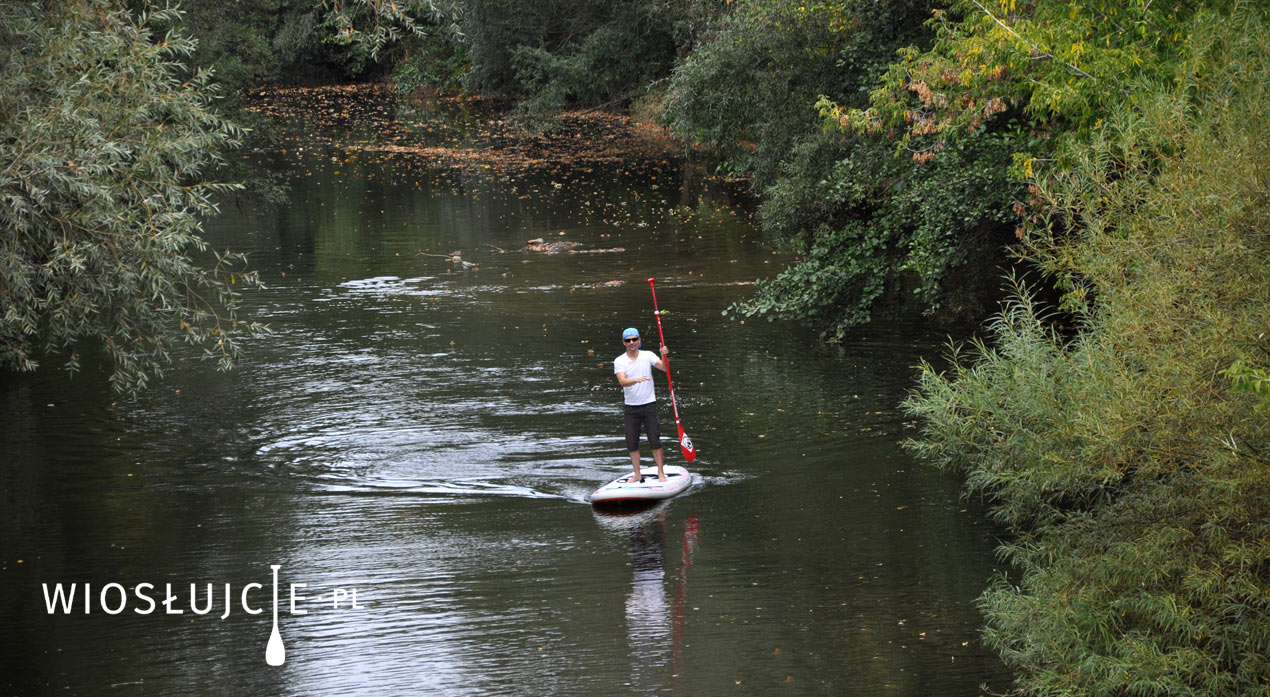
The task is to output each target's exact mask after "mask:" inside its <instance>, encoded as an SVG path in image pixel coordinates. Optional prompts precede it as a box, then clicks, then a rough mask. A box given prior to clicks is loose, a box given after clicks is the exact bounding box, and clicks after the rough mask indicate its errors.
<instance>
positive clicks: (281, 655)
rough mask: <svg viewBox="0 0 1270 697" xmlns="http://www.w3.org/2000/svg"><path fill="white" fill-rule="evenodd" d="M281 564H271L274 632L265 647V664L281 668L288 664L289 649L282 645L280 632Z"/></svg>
mask: <svg viewBox="0 0 1270 697" xmlns="http://www.w3.org/2000/svg"><path fill="white" fill-rule="evenodd" d="M281 566H282V565H281V564H270V565H269V568H271V569H273V632H272V633H270V634H269V645H268V646H266V647H265V663H268V664H269V665H271V666H280V665H282V664H283V663H286V662H287V649H286V647H285V646H283V645H282V634H280V633H279V632H278V569H279V568H281Z"/></svg>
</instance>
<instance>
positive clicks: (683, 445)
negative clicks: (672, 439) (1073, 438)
mask: <svg viewBox="0 0 1270 697" xmlns="http://www.w3.org/2000/svg"><path fill="white" fill-rule="evenodd" d="M653 280H654V279H651V278H650V279H648V289H649V290H650V291H652V293H653V315H654V316H656V317H657V336H658V337H660V338H661V345H662V346H665V345H666V335H665V334H664V333H663V332H662V330H661V310H658V309H657V288H656V287H655V286H654V285H653ZM661 360H662V364H663V365H665V366H666V386H667V387H669V388H670V408H671V409H673V410H674V412H675V427H676V428H678V429H679V449H680V450H681V451H683V455H684V459H685V460H687V461H688V462H692V461H693V460H695V459H697V449H696V448H694V447H692V439H691V438H689V437H688V434H687V433H684V427H683V424H681V423H679V405H678V404H676V403H675V381H674V380H671V379H670V358H669V357H667V356H662V358H661Z"/></svg>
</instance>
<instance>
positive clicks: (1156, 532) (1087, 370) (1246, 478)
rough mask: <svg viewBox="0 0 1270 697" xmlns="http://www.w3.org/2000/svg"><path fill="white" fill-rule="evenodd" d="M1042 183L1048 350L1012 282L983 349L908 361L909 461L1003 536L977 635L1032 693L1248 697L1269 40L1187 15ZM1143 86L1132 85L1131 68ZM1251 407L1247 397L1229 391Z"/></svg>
mask: <svg viewBox="0 0 1270 697" xmlns="http://www.w3.org/2000/svg"><path fill="white" fill-rule="evenodd" d="M1184 31H1185V34H1186V35H1187V37H1188V38H1189V41H1188V43H1187V45H1188V46H1190V47H1191V49H1190V50H1189V51H1188V53H1187V55H1185V56H1182V57H1179V58H1177V59H1176V60H1175V61H1173V65H1174V66H1175V67H1174V69H1173V73H1172V74H1171V75H1167V76H1164V77H1163V78H1161V77H1160V76H1154V77H1153V78H1150V79H1142V80H1140V81H1137V82H1135V83H1134V85H1133V90H1132V92H1133V93H1134V94H1135V98H1134V99H1132V100H1126V102H1125V103H1124V104H1122V105H1121V106H1119V107H1117V108H1115V109H1114V110H1111V111H1109V112H1108V114H1107V115H1106V118H1105V120H1104V121H1105V126H1104V128H1102V129H1101V130H1100V131H1099V132H1098V133H1097V134H1095V135H1093V136H1092V137H1091V138H1090V139H1089V140H1088V142H1087V143H1085V144H1084V145H1082V146H1080V147H1076V146H1075V145H1074V144H1075V143H1076V142H1077V141H1075V140H1073V141H1069V144H1068V146H1067V149H1066V150H1065V152H1063V153H1062V156H1063V159H1064V160H1065V161H1068V162H1071V163H1073V164H1072V166H1071V168H1070V169H1068V170H1066V171H1065V172H1063V176H1061V177H1054V178H1053V179H1052V180H1051V181H1049V182H1048V183H1047V184H1045V185H1044V186H1042V187H1041V189H1040V195H1041V196H1042V198H1043V201H1044V206H1043V208H1044V210H1045V211H1047V213H1046V217H1045V219H1044V220H1042V221H1041V222H1042V225H1041V226H1040V227H1039V228H1038V229H1036V230H1034V231H1033V234H1031V235H1030V236H1029V237H1028V242H1027V244H1026V246H1025V247H1024V248H1023V251H1024V252H1025V253H1026V254H1027V255H1028V256H1029V257H1030V258H1032V259H1035V260H1036V261H1037V262H1038V263H1039V264H1040V266H1041V267H1042V268H1043V269H1044V270H1046V271H1048V272H1049V273H1050V274H1051V275H1052V276H1053V277H1057V278H1062V279H1066V284H1065V287H1066V289H1067V297H1066V307H1068V308H1069V309H1071V310H1072V311H1073V312H1074V313H1075V317H1076V319H1077V320H1078V321H1079V326H1078V329H1077V330H1076V331H1075V332H1074V333H1072V334H1070V335H1064V334H1060V333H1058V332H1057V331H1055V330H1054V329H1053V328H1051V323H1050V322H1049V321H1048V318H1047V317H1046V316H1045V314H1044V313H1043V312H1041V311H1040V310H1039V309H1038V307H1037V306H1036V305H1035V302H1034V301H1033V300H1032V299H1031V296H1030V294H1029V293H1028V292H1027V291H1026V290H1024V289H1019V290H1018V291H1017V294H1016V295H1017V298H1018V300H1017V302H1015V303H1014V304H1012V305H1010V306H1009V307H1008V308H1007V310H1006V311H1005V312H1004V313H1003V314H1002V315H1001V316H1000V317H999V318H998V319H997V320H996V321H995V323H994V324H993V325H992V326H991V341H990V342H980V343H976V344H974V345H973V346H972V349H971V350H970V351H969V352H964V351H957V352H954V355H953V357H952V361H951V362H952V366H951V368H950V369H949V370H948V371H946V372H942V373H941V372H936V371H935V370H934V369H933V368H932V367H931V366H929V365H928V366H925V367H924V369H923V373H922V377H921V381H920V391H919V393H918V394H916V395H915V396H914V397H913V398H911V399H910V400H909V401H908V402H907V408H908V410H909V411H910V413H912V414H914V415H916V416H919V417H921V419H922V421H923V424H924V426H923V432H922V435H921V436H920V437H919V438H917V439H915V440H914V441H913V442H912V443H911V444H910V447H911V448H912V449H913V450H914V451H915V452H916V453H918V454H920V455H922V456H923V457H926V458H928V459H930V460H932V461H934V462H936V463H938V464H940V465H941V466H944V467H947V468H950V469H952V470H955V471H958V472H962V473H964V474H965V475H966V477H967V482H968V485H969V487H970V488H971V490H973V491H976V492H978V493H981V494H982V495H984V496H986V497H988V498H989V499H990V500H991V501H992V503H993V508H992V512H993V515H994V517H996V518H997V519H998V520H999V521H1000V522H1001V523H1003V524H1004V525H1006V526H1008V527H1009V529H1010V530H1011V531H1012V532H1013V533H1014V534H1015V536H1016V538H1015V541H1014V542H1012V543H1010V544H1009V545H1007V547H1006V552H1007V554H1008V557H1009V559H1010V560H1011V561H1012V562H1013V563H1014V564H1015V565H1016V566H1017V567H1018V569H1019V571H1020V573H1021V577H1020V580H1019V581H1018V583H1017V585H1016V584H1014V583H1011V582H1008V581H1007V580H1005V579H1001V580H999V581H998V583H997V584H996V585H995V586H994V588H993V589H992V590H990V591H989V592H988V593H987V594H985V595H984V596H983V598H982V604H983V607H984V610H985V612H986V614H987V617H988V621H989V630H988V633H987V638H988V640H989V642H990V643H991V644H992V645H993V646H994V647H996V648H997V649H998V650H999V651H1000V652H1001V655H1002V656H1003V657H1004V658H1005V659H1006V660H1007V662H1008V663H1010V664H1011V665H1012V666H1014V667H1015V668H1016V669H1017V670H1018V671H1019V687H1020V688H1021V689H1022V691H1023V692H1024V693H1025V694H1037V695H1072V694H1080V695H1107V696H1113V695H1125V694H1140V695H1177V694H1187V695H1212V696H1214V697H1217V696H1223V697H1224V696H1226V695H1264V694H1265V692H1264V691H1265V686H1266V685H1267V684H1270V544H1267V540H1270V456H1268V455H1267V454H1268V453H1270V422H1268V421H1267V420H1266V418H1265V415H1264V413H1262V412H1261V411H1260V410H1259V407H1261V406H1262V405H1263V402H1262V400H1261V399H1259V398H1258V397H1257V395H1256V394H1254V395H1249V394H1246V393H1245V392H1243V391H1240V390H1239V389H1238V388H1240V387H1244V386H1247V382H1246V381H1248V380H1255V378H1256V377H1257V371H1256V370H1254V369H1251V368H1248V369H1247V370H1244V369H1237V370H1234V371H1227V375H1230V377H1232V378H1235V380H1236V382H1235V383H1234V385H1233V387H1234V389H1232V384H1231V382H1230V381H1229V380H1228V379H1227V377H1226V376H1225V375H1223V374H1222V373H1221V370H1222V369H1223V368H1224V367H1226V366H1231V365H1232V364H1233V365H1235V366H1250V365H1253V364H1254V363H1255V362H1256V361H1258V360H1263V356H1264V348H1265V347H1264V332H1265V327H1266V326H1267V324H1268V323H1270V267H1268V266H1267V265H1266V263H1265V260H1266V259H1267V258H1268V257H1270V212H1268V211H1270V207H1267V205H1266V204H1267V202H1268V200H1270V181H1268V180H1267V179H1266V177H1265V174H1264V173H1265V172H1266V171H1267V168H1268V167H1270V106H1267V105H1268V104H1270V42H1267V40H1266V38H1265V37H1266V36H1267V24H1266V21H1265V18H1264V17H1263V16H1261V15H1260V10H1257V9H1256V8H1241V9H1240V10H1239V11H1238V12H1235V13H1232V14H1218V13H1209V12H1200V13H1197V14H1195V15H1194V17H1193V18H1192V21H1191V23H1190V24H1189V25H1188V26H1186V27H1185V28H1184ZM1148 74H1150V71H1148ZM1251 391H1253V392H1255V389H1253V390H1251Z"/></svg>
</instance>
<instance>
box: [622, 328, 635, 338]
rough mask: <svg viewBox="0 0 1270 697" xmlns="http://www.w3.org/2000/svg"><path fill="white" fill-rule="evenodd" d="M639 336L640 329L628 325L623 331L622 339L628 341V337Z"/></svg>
mask: <svg viewBox="0 0 1270 697" xmlns="http://www.w3.org/2000/svg"><path fill="white" fill-rule="evenodd" d="M638 336H639V330H638V329H636V328H635V327H627V328H626V329H625V330H623V331H622V341H626V340H627V339H629V338H631V337H638Z"/></svg>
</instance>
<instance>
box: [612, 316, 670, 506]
mask: <svg viewBox="0 0 1270 697" xmlns="http://www.w3.org/2000/svg"><path fill="white" fill-rule="evenodd" d="M622 343H623V344H624V345H625V346H626V353H623V354H622V355H620V356H618V357H617V358H615V359H613V372H614V373H616V374H617V382H618V384H620V385H621V386H622V395H623V397H624V398H625V401H626V413H625V421H626V449H627V450H628V451H629V452H630V454H631V467H632V468H634V470H635V474H633V475H631V477H629V478H628V479H627V481H630V482H638V481H639V480H640V476H641V475H640V473H639V431H640V427H641V426H642V427H643V429H644V432H645V433H647V434H648V445H649V447H651V448H652V449H653V462H656V463H657V480H658V481H662V482H664V481H666V468H665V463H664V461H663V459H662V448H661V428H660V426H659V425H658V423H657V395H656V394H654V393H653V368H656V369H658V370H660V371H662V372H663V373H664V372H666V364H665V362H663V361H662V359H661V358H658V357H657V354H655V353H653V352H652V351H641V350H639V347H640V339H639V330H638V329H636V328H634V327H630V328H629V329H626V330H625V331H623V332H622ZM668 353H670V349H668V348H666V347H665V346H664V345H663V346H662V347H661V355H662V356H663V357H664V356H665V355H666V354H668Z"/></svg>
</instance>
